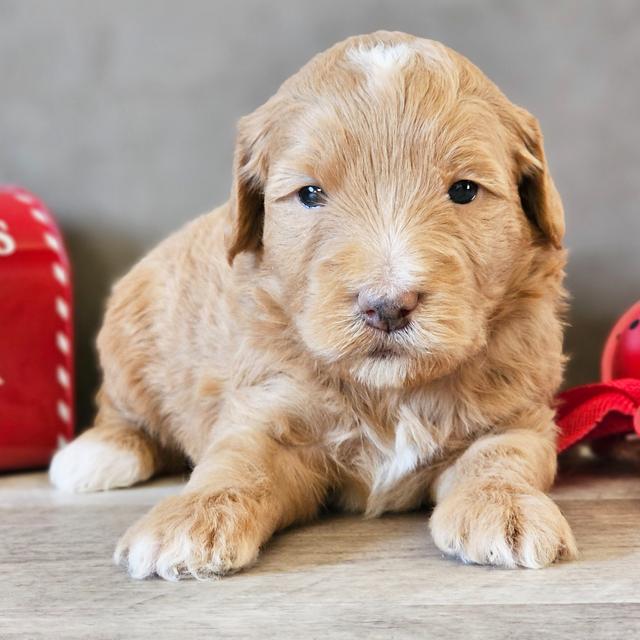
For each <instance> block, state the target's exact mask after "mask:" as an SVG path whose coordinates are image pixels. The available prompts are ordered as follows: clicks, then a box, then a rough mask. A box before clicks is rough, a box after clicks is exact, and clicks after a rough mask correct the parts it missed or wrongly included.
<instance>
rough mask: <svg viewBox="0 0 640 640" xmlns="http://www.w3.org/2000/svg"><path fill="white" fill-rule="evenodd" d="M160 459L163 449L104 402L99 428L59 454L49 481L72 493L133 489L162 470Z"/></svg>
mask: <svg viewBox="0 0 640 640" xmlns="http://www.w3.org/2000/svg"><path fill="white" fill-rule="evenodd" d="M160 457H161V452H160V448H159V447H158V445H157V444H156V443H155V442H154V441H153V440H152V439H151V437H150V436H149V435H148V434H147V433H146V432H145V431H143V430H142V429H141V428H139V427H137V426H134V425H132V424H130V423H129V422H127V421H126V420H125V419H124V418H122V417H121V416H119V415H118V413H117V412H116V411H115V410H114V409H113V408H112V407H111V406H109V404H108V403H104V404H102V406H101V408H100V411H99V412H98V415H97V417H96V422H95V426H93V427H92V428H91V429H89V430H88V431H85V432H84V433H83V434H81V435H80V436H79V437H78V438H76V439H75V440H74V441H73V442H71V443H70V444H68V445H67V446H65V447H64V448H63V449H61V450H60V451H58V452H57V453H56V454H55V456H54V457H53V460H52V461H51V466H50V468H49V478H50V480H51V482H52V483H53V484H54V485H55V486H56V487H58V489H62V490H64V491H70V492H89V491H105V490H107V489H116V488H120V487H129V486H131V485H133V484H136V483H138V482H143V481H144V480H148V479H149V478H150V477H151V476H152V475H153V474H154V473H155V472H156V471H158V469H159V467H160V462H161V461H160Z"/></svg>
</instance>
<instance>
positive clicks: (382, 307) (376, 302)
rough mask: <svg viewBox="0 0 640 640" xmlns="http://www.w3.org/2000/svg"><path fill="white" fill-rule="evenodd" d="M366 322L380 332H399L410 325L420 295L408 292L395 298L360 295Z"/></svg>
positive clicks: (362, 292)
mask: <svg viewBox="0 0 640 640" xmlns="http://www.w3.org/2000/svg"><path fill="white" fill-rule="evenodd" d="M358 306H359V307H360V311H361V312H362V316H363V317H364V321H365V322H366V323H367V324H368V325H369V326H370V327H374V328H376V329H379V330H380V331H386V332H387V333H389V332H391V331H397V330H398V329H402V328H403V327H406V326H407V325H408V324H409V316H410V315H411V312H412V311H413V310H414V309H415V308H416V307H417V306H418V294H417V293H415V292H414V291H406V292H405V293H402V294H400V295H397V296H393V297H379V296H374V295H372V294H371V293H369V292H367V291H361V292H360V293H359V295H358Z"/></svg>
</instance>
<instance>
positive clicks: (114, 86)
mask: <svg viewBox="0 0 640 640" xmlns="http://www.w3.org/2000/svg"><path fill="white" fill-rule="evenodd" d="M380 28H385V29H399V30H403V31H409V32H412V33H415V34H418V35H422V36H427V37H430V38H435V39H438V40H442V41H443V42H445V43H446V44H448V45H450V46H452V47H454V48H455V49H458V50H459V51H461V52H462V53H464V54H465V55H467V56H468V57H470V58H471V59H472V60H473V61H474V62H476V64H478V65H479V66H480V67H481V68H482V69H484V71H485V72H486V73H487V74H488V75H489V76H490V77H492V78H493V79H494V80H495V81H496V82H497V83H498V85H500V86H501V87H502V89H503V90H504V91H505V92H506V93H507V95H508V96H510V98H511V99H512V100H513V101H515V102H517V103H519V104H522V105H524V106H526V107H527V108H528V109H529V110H530V111H532V112H533V113H534V114H536V115H537V116H538V118H539V119H540V121H541V123H542V127H543V130H544V132H545V134H546V146H547V153H548V156H549V158H550V162H551V166H552V169H553V173H554V176H555V179H556V182H557V184H558V187H559V189H560V192H561V193H562V195H563V198H564V202H565V207H566V211H567V221H568V237H567V244H568V246H569V248H570V250H571V262H570V268H569V281H568V283H569V288H570V290H571V292H572V294H573V298H574V299H573V309H572V314H571V322H572V327H571V328H570V330H569V333H568V338H567V346H568V349H569V351H571V352H573V353H574V359H573V363H572V365H571V368H570V372H569V382H571V383H578V382H584V381H588V380H593V379H595V378H596V377H597V375H598V356H599V352H600V347H601V343H602V340H603V337H604V336H605V335H606V332H607V329H608V327H609V325H610V324H611V322H612V321H613V320H614V318H615V317H616V316H617V315H618V314H619V313H620V312H621V311H622V310H623V309H624V308H625V307H626V306H627V305H629V304H630V303H632V302H633V301H634V300H635V299H637V298H640V251H639V250H638V249H639V248H640V198H639V197H638V195H640V73H639V69H638V67H639V63H640V2H638V1H635V0H627V1H625V0H607V1H604V0H603V1H589V0H584V1H582V2H578V1H562V0H559V1H553V0H547V1H541V0H538V1H537V2H531V1H527V0H524V1H512V2H506V1H499V0H485V1H484V2H480V1H472V0H448V1H445V0H431V1H428V0H396V1H391V0H386V1H382V0H381V1H374V0H371V1H366V2H365V1H361V2H357V1H347V0H316V1H315V2H305V1H301V0H298V1H296V0H280V1H275V0H274V1H272V2H260V1H258V0H238V1H236V2H228V1H219V2H214V1H206V0H191V1H189V0H183V1H182V2H178V1H172V2H169V1H148V2H145V1H142V0H129V1H121V0H110V1H97V0H93V1H89V0H50V1H47V0H41V1H35V0H0V183H5V182H10V183H19V184H21V185H23V186H25V187H27V188H29V189H31V190H33V191H34V192H36V193H37V194H39V195H40V196H41V197H42V198H43V199H44V200H45V201H46V202H47V203H48V204H49V206H50V207H51V208H52V209H53V211H54V212H55V213H56V214H57V216H58V218H59V220H60V222H61V224H62V227H63V230H64V231H65V233H66V235H67V238H68V244H69V248H70V251H71V256H72V260H73V263H74V266H75V282H76V295H77V333H78V345H77V348H78V364H79V380H78V383H79V407H80V416H81V420H83V421H86V420H87V419H88V418H89V416H90V412H91V394H92V392H93V389H94V388H95V385H96V381H97V374H96V371H95V358H94V354H93V338H94V335H95V333H96V330H97V327H98V324H99V320H100V315H101V313H102V308H103V301H104V298H105V296H106V294H107V292H108V287H109V284H110V282H111V281H112V280H113V279H114V278H115V277H116V276H118V275H119V274H121V273H123V272H124V271H125V270H126V269H127V267H128V266H129V265H130V264H131V263H132V262H133V261H134V260H136V258H138V257H139V256H140V255H141V254H142V253H144V251H145V250H146V249H148V248H149V247H150V246H152V245H153V244H154V243H155V242H157V241H158V240H159V239H160V238H162V237H163V236H165V235H166V234H167V233H168V232H169V231H171V230H172V229H175V228H177V227H179V226H180V225H181V224H182V223H184V222H185V221H187V220H189V219H190V218H191V217H193V216H194V215H195V214H197V213H200V212H202V211H205V210H207V209H209V208H211V207H213V206H214V205H215V204H217V203H220V202H222V201H223V200H225V199H226V197H227V194H228V190H229V181H230V166H231V155H232V148H233V138H234V126H235V121H236V119H237V118H238V117H239V116H240V115H242V114H244V113H247V112H249V111H251V110H252V109H254V108H255V107H256V106H257V105H258V104H260V103H261V102H262V101H264V100H265V99H266V98H267V97H268V96H269V95H271V94H272V93H273V92H274V91H275V89H276V88H277V86H278V84H279V83H280V82H281V81H282V80H284V79H285V78H286V77H287V76H288V75H290V74H291V73H292V72H293V71H295V70H296V69H298V68H299V67H300V66H301V65H302V64H303V63H304V62H305V61H306V60H307V59H308V58H309V57H311V56H312V55H313V54H314V53H316V52H317V51H320V50H322V49H324V48H326V47H327V46H329V45H330V44H332V43H334V42H335V41H337V40H340V39H342V38H344V37H346V36H348V35H352V34H355V33H362V32H368V31H372V30H375V29H380Z"/></svg>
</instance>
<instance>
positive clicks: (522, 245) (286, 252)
mask: <svg viewBox="0 0 640 640" xmlns="http://www.w3.org/2000/svg"><path fill="white" fill-rule="evenodd" d="M236 171H237V173H236V185H235V194H234V199H233V205H232V206H234V207H235V209H236V216H237V217H236V226H235V229H234V231H233V235H232V238H231V241H232V244H231V247H230V256H231V257H232V256H233V255H235V254H236V253H237V252H238V251H242V250H254V251H257V252H259V253H260V259H261V260H262V261H263V262H264V264H265V265H267V266H268V267H269V270H270V272H271V273H272V274H273V275H274V276H275V278H276V279H277V281H278V285H279V289H280V298H281V301H285V302H286V312H287V313H288V314H289V316H290V318H291V320H292V322H293V323H294V325H295V327H296V328H297V331H298V333H299V335H300V337H301V338H302V340H303V341H304V343H305V345H306V346H307V348H308V349H309V351H310V352H311V353H312V354H313V356H314V357H315V358H317V359H319V360H321V361H323V362H325V363H327V364H330V365H332V366H336V367H339V368H340V369H341V370H342V371H343V373H345V374H346V375H349V376H351V377H353V378H355V379H357V380H359V381H360V382H362V383H365V384H368V385H373V386H402V385H406V384H410V383H412V382H414V381H416V380H418V379H425V378H426V379H428V378H431V377H435V376H440V375H443V374H445V373H447V372H449V371H451V370H453V369H454V368H455V367H456V366H459V365H460V363H461V362H463V361H464V359H465V358H468V357H470V356H471V355H473V354H475V353H477V352H478V351H479V350H480V349H481V348H482V347H483V345H485V344H486V341H487V339H488V338H487V336H488V335H489V331H490V324H491V319H492V317H493V316H494V315H495V314H496V313H497V311H498V310H499V308H500V306H501V304H503V301H504V299H505V297H507V296H510V295H513V293H514V292H513V287H514V286H516V284H515V283H516V281H517V280H518V279H519V278H520V279H521V278H522V277H523V271H526V264H529V263H530V262H531V256H532V255H533V253H535V252H536V251H537V252H540V251H553V250H556V249H557V248H559V244H560V241H561V236H562V210H561V205H560V202H559V199H558V198H557V194H556V192H555V189H554V188H553V184H552V182H551V179H550V178H549V176H548V174H547V171H546V165H545V160H544V156H543V152H542V148H541V141H540V136H539V133H538V130H537V125H536V124H535V121H534V120H533V119H532V118H531V117H530V116H529V115H528V114H526V112H524V111H522V110H520V109H518V108H516V107H514V106H513V105H511V104H510V103H509V102H508V101H507V100H506V98H504V96H502V94H500V92H499V91H498V90H497V89H496V88H495V87H494V86H493V85H492V84H491V83H490V82H489V81H488V80H487V79H486V78H485V77H484V76H483V75H482V74H481V73H480V72H479V71H478V70H477V69H476V68H475V67H473V66H472V65H471V64H470V63H469V62H468V61H466V60H465V59H464V58H462V57H461V56H459V55H457V54H455V53H454V52H451V51H449V50H448V49H446V48H445V47H443V46H442V45H439V44H436V43H432V42H429V41H425V40H419V39H415V38H411V37H409V36H402V35H398V34H375V35H374V36H369V37H363V38H358V39H351V40H349V41H346V42H345V43H342V44H341V45H337V46H336V47H334V48H333V49H331V50H330V51H329V52H327V53H325V54H323V55H321V56H319V57H317V58H316V59H314V60H313V61H312V62H311V63H310V64H309V65H307V67H305V68H304V69H303V70H302V71H301V72H299V74H297V75H296V76H294V77H293V78H292V79H291V80H289V81H288V82H287V83H285V85H283V87H282V88H281V90H280V91H279V93H278V94H277V95H276V96H275V97H274V98H273V99H272V100H271V101H269V102H268V103H267V104H266V105H265V106H263V107H262V108H261V109H259V110H258V111H257V112H256V113H254V114H252V116H249V117H248V118H247V119H245V120H244V121H243V123H242V124H241V132H240V139H239V145H238V151H237V169H236ZM554 247H555V248H554Z"/></svg>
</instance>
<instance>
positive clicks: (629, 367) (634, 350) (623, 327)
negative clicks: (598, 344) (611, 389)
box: [600, 300, 640, 382]
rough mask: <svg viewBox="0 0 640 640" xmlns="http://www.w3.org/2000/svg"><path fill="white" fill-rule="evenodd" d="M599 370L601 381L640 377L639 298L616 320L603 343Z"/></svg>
mask: <svg viewBox="0 0 640 640" xmlns="http://www.w3.org/2000/svg"><path fill="white" fill-rule="evenodd" d="M600 371H601V375H602V381H603V382H609V380H615V379H616V378H640V300H639V301H638V302H636V303H635V304H634V305H633V306H632V307H631V308H630V309H629V310H627V311H626V312H625V313H624V314H623V315H622V317H621V318H620V319H619V320H618V322H616V324H615V325H614V327H613V329H612V330H611V333H610V334H609V337H608V338H607V342H606V343H605V347H604V352H603V354H602V361H601V363H600Z"/></svg>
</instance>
